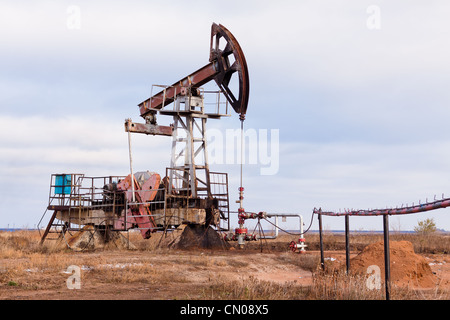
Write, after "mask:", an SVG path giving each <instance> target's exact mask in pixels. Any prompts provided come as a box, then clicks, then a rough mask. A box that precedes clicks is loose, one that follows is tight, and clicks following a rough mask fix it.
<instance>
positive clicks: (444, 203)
mask: <svg viewBox="0 0 450 320" xmlns="http://www.w3.org/2000/svg"><path fill="white" fill-rule="evenodd" d="M447 207H450V198H447V199H442V200H436V201H433V202H429V203H425V204H419V205H413V206H407V207H403V208H389V209H373V210H346V211H344V212H334V211H322V209H321V208H319V209H316V208H314V213H316V214H321V215H325V216H381V215H400V214H411V213H418V212H424V211H430V210H436V209H442V208H447Z"/></svg>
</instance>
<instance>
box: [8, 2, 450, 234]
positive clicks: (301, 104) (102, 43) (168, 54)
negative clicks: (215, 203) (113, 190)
mask: <svg viewBox="0 0 450 320" xmlns="http://www.w3.org/2000/svg"><path fill="white" fill-rule="evenodd" d="M449 16H450V4H449V3H448V2H446V1H443V0H442V1H426V2H424V1H395V2H394V1H377V0H371V1H364V0H361V1H336V0H316V1H244V2H243V1H226V2H224V1H190V2H189V5H186V2H184V1H138V0H131V1H126V2H125V1H77V0H72V1H57V2H56V1H41V0H36V1H21V2H18V1H5V0H1V1H0V41H1V50H0V179H1V182H2V183H1V184H0V228H5V227H29V228H33V227H35V226H36V225H37V224H38V222H39V220H40V219H41V217H42V215H43V213H44V211H45V209H46V206H47V203H48V193H49V184H50V176H51V174H53V173H62V172H64V173H84V174H86V176H103V175H105V176H108V175H127V174H128V173H129V170H130V169H129V158H128V140H127V134H126V133H125V131H124V120H125V119H127V118H131V119H132V120H133V121H135V122H143V120H142V119H141V118H140V116H139V109H138V107H137V105H138V104H139V103H140V102H141V101H143V100H145V99H147V98H148V97H149V96H150V94H151V92H152V91H151V88H152V85H154V84H165V85H168V84H172V83H174V82H175V81H177V80H179V79H181V78H183V77H185V76H186V75H188V74H190V73H192V72H193V71H195V70H197V69H199V68H200V67H202V66H204V65H206V64H207V63H208V62H209V61H208V59H209V41H210V31H211V24H212V23H213V22H215V23H220V24H222V25H224V26H226V27H227V28H228V29H229V30H230V31H231V32H232V33H233V35H234V36H235V37H236V39H237V40H238V41H239V43H240V45H241V47H242V49H243V51H244V54H245V57H246V60H247V64H248V70H249V75H250V99H249V105H248V111H247V116H246V121H245V124H244V126H245V130H246V132H247V133H248V134H249V135H250V134H253V136H256V140H254V141H257V143H254V144H252V145H248V146H247V147H248V149H249V150H250V151H247V160H246V162H245V163H244V166H243V185H244V187H245V194H244V197H245V198H244V208H245V209H246V210H248V211H251V212H259V211H266V212H270V213H296V214H301V215H302V216H303V219H304V222H305V225H306V226H305V228H306V227H307V226H309V222H310V221H311V215H312V211H313V209H314V208H319V207H321V208H322V209H323V210H326V211H328V210H329V211H339V210H342V211H343V210H345V209H369V208H373V209H375V208H386V207H396V206H399V207H400V206H402V205H406V204H409V205H411V204H413V203H415V204H418V203H419V201H421V202H422V203H425V202H426V201H427V200H428V201H432V200H433V199H434V198H438V199H440V198H442V196H443V195H444V197H448V196H450V148H449V147H450V130H449V129H448V124H447V122H448V121H447V119H448V118H449V116H450V108H448V106H449V102H450V90H448V85H449V81H450V61H449V58H448V57H449V56H450V37H449V35H450V20H449V19H448V17H449ZM212 86H213V87H214V84H212ZM216 89H217V87H216ZM169 120H170V119H169ZM161 121H163V120H161ZM169 122H170V121H169ZM208 126H209V127H208V128H209V129H210V130H211V129H212V130H216V131H215V132H216V133H217V132H218V133H219V134H220V133H221V134H222V137H223V139H225V137H228V135H227V132H232V131H233V130H237V129H239V126H240V122H239V118H238V115H237V114H234V113H233V114H232V115H231V116H230V117H229V118H222V119H221V120H210V121H209V122H208ZM227 130H228V131H227ZM266 134H267V135H266ZM223 145H224V148H223V152H224V154H225V155H224V156H223V158H222V159H225V158H226V155H227V154H230V153H231V152H237V149H238V148H239V146H238V145H236V144H235V143H231V142H229V141H225V143H224V144H223ZM170 148H171V141H170V138H167V137H153V136H145V135H138V134H135V135H133V136H132V150H133V166H134V170H135V171H139V170H141V171H143V170H150V171H155V172H159V173H161V174H164V172H165V168H166V167H168V166H169V165H170ZM251 156H253V158H252V157H251ZM216 162H217V163H214V164H212V165H211V170H215V171H220V172H227V173H228V175H229V180H230V185H229V193H230V200H231V209H232V210H237V207H238V206H237V204H235V203H234V201H235V200H237V198H238V187H239V177H240V176H239V174H240V165H239V161H230V162H229V163H227V162H226V161H225V160H222V161H220V159H219V160H218V161H216ZM427 218H433V219H434V221H435V223H436V226H437V227H438V228H441V229H445V230H448V231H450V208H447V209H439V210H435V211H430V212H426V213H419V214H413V215H405V216H391V218H390V227H391V229H392V230H413V229H414V227H415V226H417V223H418V221H420V220H424V219H427ZM47 219H48V218H47ZM323 223H324V227H325V229H329V230H336V229H338V230H339V229H340V230H343V229H344V218H343V217H324V222H323ZM232 225H233V224H232ZM234 226H237V225H236V224H234ZM281 227H283V228H286V229H296V228H298V221H297V220H296V219H292V220H291V219H287V221H286V222H283V223H282V224H281ZM350 228H351V229H352V230H367V231H372V230H382V218H381V217H351V218H350ZM312 229H317V219H316V217H314V220H313V225H312Z"/></svg>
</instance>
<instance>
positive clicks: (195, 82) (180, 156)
mask: <svg viewBox="0 0 450 320" xmlns="http://www.w3.org/2000/svg"><path fill="white" fill-rule="evenodd" d="M211 80H214V81H215V82H216V84H217V85H218V86H219V88H220V91H218V94H222V95H224V96H225V97H226V100H227V101H228V103H229V104H230V105H231V106H232V108H233V110H234V111H235V112H236V113H238V114H239V118H240V120H241V123H242V122H243V120H244V119H245V114H246V111H247V105H248V98H249V76H248V70H247V63H246V61H245V57H244V54H243V52H242V49H241V47H240V45H239V43H238V42H237V40H236V39H235V37H234V36H233V35H232V34H231V32H230V31H228V29H226V28H225V27H224V26H222V25H217V24H215V23H214V24H213V25H212V28H211V41H210V52H209V63H208V64H207V65H205V66H204V67H202V68H200V69H198V70H197V71H195V72H193V73H191V74H190V75H188V76H186V77H185V78H183V79H181V80H179V81H177V82H175V83H174V84H173V85H171V86H164V87H163V90H162V91H160V92H159V93H157V94H155V95H152V96H151V97H150V98H148V99H146V100H145V101H143V102H141V103H140V104H139V110H140V115H141V117H143V118H144V119H145V123H133V122H132V121H131V120H130V119H128V120H126V122H125V130H126V132H128V135H129V139H130V133H131V132H134V133H144V134H151V135H163V136H171V137H172V155H171V165H170V167H169V168H167V169H166V174H165V177H164V179H161V176H160V175H159V174H157V173H152V172H148V171H147V172H137V173H133V170H132V166H131V147H130V168H131V174H129V175H128V176H121V177H118V176H109V177H85V176H84V175H83V174H73V173H69V174H65V173H63V174H54V175H52V178H51V183H50V196H49V203H48V206H47V210H46V212H47V211H53V214H52V216H51V218H50V221H49V223H48V225H47V228H46V230H45V232H44V234H43V235H42V238H41V242H42V241H44V240H45V239H46V237H47V235H48V234H49V233H50V232H52V231H54V230H58V231H57V232H59V233H61V232H62V233H65V232H66V231H70V230H80V227H81V226H83V225H93V226H94V227H95V228H96V229H99V230H107V231H124V230H129V229H131V228H138V229H140V231H141V234H142V236H143V237H144V238H149V237H150V235H151V233H152V232H155V231H157V230H166V229H168V228H174V227H177V226H178V225H180V224H201V225H205V226H209V225H212V226H216V227H217V228H219V229H220V227H219V221H220V219H223V220H228V229H229V219H228V218H229V205H228V202H229V201H228V176H227V174H226V173H218V172H211V171H210V170H209V164H208V161H207V159H208V158H207V148H206V129H205V126H206V121H207V119H220V118H221V117H222V116H224V115H227V109H226V108H225V109H226V110H225V112H223V110H220V105H218V106H217V108H216V110H215V111H213V112H207V110H206V108H205V106H204V103H203V101H204V93H203V91H202V88H201V86H202V85H204V84H206V83H208V82H210V81H211ZM232 81H233V82H234V81H238V88H237V90H238V92H233V89H232V87H231V86H230V83H231V82H232ZM233 88H234V87H233ZM157 114H158V115H166V116H167V115H168V116H171V117H173V124H171V125H170V126H161V125H158V124H157V119H156V117H157ZM199 144H200V145H199ZM180 146H181V150H179V149H178V150H177V148H179V147H180ZM201 154H203V155H204V157H203V158H202V159H201V160H198V157H199V155H201ZM180 160H181V161H182V160H184V163H181V164H180V163H179V162H180ZM241 188H242V186H241ZM242 190H243V188H242ZM241 197H242V191H241ZM241 208H242V204H241ZM242 210H243V209H242ZM44 216H45V213H44ZM41 221H42V218H41ZM41 221H40V222H41ZM40 222H39V224H40ZM73 225H75V227H74V226H73ZM58 227H59V228H58ZM241 229H242V228H241Z"/></svg>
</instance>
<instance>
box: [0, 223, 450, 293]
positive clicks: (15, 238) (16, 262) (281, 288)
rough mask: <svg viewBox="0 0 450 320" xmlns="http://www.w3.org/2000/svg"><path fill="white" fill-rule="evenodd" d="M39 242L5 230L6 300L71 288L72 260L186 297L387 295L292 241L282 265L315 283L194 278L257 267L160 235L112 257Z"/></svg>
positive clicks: (357, 242) (431, 246)
mask: <svg viewBox="0 0 450 320" xmlns="http://www.w3.org/2000/svg"><path fill="white" fill-rule="evenodd" d="M284 237H285V236H281V237H280V239H279V240H277V241H279V242H280V243H281V245H286V244H287V243H289V241H290V240H292V239H291V238H292V237H290V238H289V240H288V241H285V242H284ZM381 237H382V236H380V235H366V234H363V235H361V234H352V236H351V248H352V250H358V248H360V247H361V248H363V247H364V246H366V245H367V244H369V243H373V242H375V241H379V240H381V239H382V238H381ZM286 239H287V238H286ZM392 239H393V240H408V241H411V242H412V243H413V244H414V245H415V250H416V252H417V251H419V252H422V253H448V249H449V248H450V243H449V241H450V239H449V237H448V236H439V235H431V236H427V237H426V238H424V236H419V235H400V234H399V235H397V234H393V235H392ZM39 240H40V238H39V234H38V233H37V232H35V231H19V232H13V233H11V232H2V233H0V298H2V299H4V298H8V292H17V290H19V291H20V290H22V291H21V292H25V291H40V290H53V291H55V292H61V291H62V290H63V289H65V288H64V286H65V280H66V279H67V277H68V274H67V273H64V271H65V270H66V269H67V267H68V266H70V265H77V266H82V267H83V279H84V281H85V282H89V283H91V286H93V287H94V286H98V285H104V286H111V285H112V286H119V287H120V286H122V285H133V284H135V285H141V286H142V285H144V286H148V287H150V288H153V287H154V286H168V285H172V286H175V287H176V286H177V285H179V286H183V285H188V286H189V287H190V288H191V290H189V291H186V292H181V291H180V292H179V294H178V295H175V297H184V298H187V299H208V300H209V299H211V300H214V299H236V300H257V299H265V300H274V299H277V300H291V299H309V300H336V299H337V300H348V299H350V300H357V299H370V300H376V299H384V291H383V290H369V289H367V286H366V285H365V278H364V277H361V276H353V275H352V276H347V275H346V274H345V273H339V272H328V273H326V272H322V271H319V270H318V266H319V256H318V255H314V254H307V255H298V254H293V253H292V252H289V251H288V249H287V245H286V249H285V252H284V253H283V252H282V253H279V254H278V256H277V257H278V261H277V263H279V264H280V265H290V266H295V267H298V268H301V269H303V270H307V271H309V272H311V273H312V275H313V276H312V284H311V285H308V286H302V285H300V284H298V283H296V282H294V281H293V282H286V283H283V284H281V283H276V282H273V281H263V280H260V279H257V278H256V277H252V276H250V277H248V276H246V277H242V278H240V279H239V280H231V281H230V280H229V279H227V278H222V277H218V276H216V275H215V274H214V273H212V272H211V274H210V275H209V276H208V277H207V279H203V280H195V279H192V275H193V274H196V272H198V271H205V270H215V268H217V269H221V268H222V269H226V268H229V269H232V270H234V269H235V270H237V271H238V270H247V269H249V268H250V267H251V265H250V264H249V262H248V261H246V259H245V255H244V256H243V257H242V258H235V259H232V258H225V257H222V256H221V255H220V253H215V254H203V253H202V252H185V253H182V254H180V253H175V252H174V251H172V250H168V249H162V248H158V246H157V244H158V241H153V242H152V243H150V244H149V245H148V243H147V245H146V243H145V242H143V240H141V239H140V238H139V237H136V235H134V234H130V240H132V241H135V243H137V251H127V250H123V249H117V250H115V251H114V250H112V251H108V255H103V254H102V251H101V250H100V251H94V252H89V253H74V252H72V251H71V250H70V249H67V248H64V247H58V246H55V245H54V243H52V242H47V243H46V244H44V245H43V246H41V245H39ZM307 244H308V250H314V249H317V248H318V235H316V234H311V235H308V237H307ZM324 244H326V246H325V250H342V249H343V248H344V245H345V239H344V237H343V236H341V235H333V234H325V236H324ZM276 246H277V245H276V243H272V244H271V248H275V247H276ZM278 252H280V250H278ZM110 254H111V255H112V256H113V257H114V260H113V261H114V262H111V261H110V260H109V259H110V257H111V255H110ZM299 257H301V258H299ZM179 266H182V268H180V267H179ZM42 279H45V281H43V280H42ZM11 290H13V291H11ZM175 290H176V289H175ZM2 292H3V293H2ZM391 297H392V299H403V300H404V299H408V300H414V299H420V300H423V299H447V300H448V299H450V293H449V292H448V291H443V290H442V289H441V288H439V287H436V288H435V289H434V290H427V291H424V290H413V289H408V288H406V289H405V288H393V289H392V292H391Z"/></svg>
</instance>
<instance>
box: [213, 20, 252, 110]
mask: <svg viewBox="0 0 450 320" xmlns="http://www.w3.org/2000/svg"><path fill="white" fill-rule="evenodd" d="M222 41H225V42H226V44H225V46H223V45H222V44H221V42H222ZM221 48H223V49H221ZM210 50H211V51H210V58H209V61H210V62H216V63H217V68H218V71H219V73H218V74H217V75H216V76H215V78H214V80H215V81H216V83H217V85H218V86H219V87H220V88H221V89H222V90H223V92H224V95H225V96H226V98H227V99H228V101H229V102H230V104H231V106H232V107H233V109H234V111H236V112H237V113H239V114H240V116H241V119H243V118H244V117H245V113H246V112H247V104H248V97H249V88H250V80H249V76H248V69H247V62H246V60H245V56H244V53H243V51H242V49H241V47H240V45H239V43H238V42H237V40H236V38H235V37H234V36H233V34H232V33H231V32H230V31H228V29H227V28H225V27H224V26H222V25H221V24H219V25H217V24H215V23H213V25H212V27H211V47H210ZM230 57H233V60H230ZM235 75H237V77H238V78H239V88H238V89H239V92H238V93H237V94H236V93H235V92H233V90H235V89H236V88H233V87H231V86H230V83H231V79H232V77H234V76H235Z"/></svg>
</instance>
